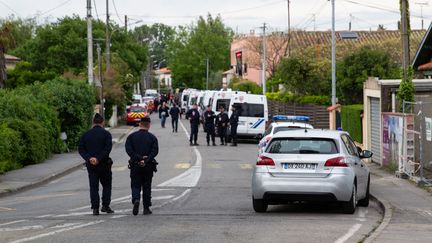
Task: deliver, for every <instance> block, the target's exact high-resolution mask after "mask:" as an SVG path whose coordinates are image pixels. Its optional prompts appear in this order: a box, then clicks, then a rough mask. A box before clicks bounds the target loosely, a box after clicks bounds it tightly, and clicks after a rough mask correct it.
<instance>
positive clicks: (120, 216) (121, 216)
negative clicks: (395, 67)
mask: <svg viewBox="0 0 432 243" xmlns="http://www.w3.org/2000/svg"><path fill="white" fill-rule="evenodd" d="M126 216H127V215H114V216H112V217H111V218H112V219H119V218H123V217H126Z"/></svg>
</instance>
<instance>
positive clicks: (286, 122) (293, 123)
mask: <svg viewBox="0 0 432 243" xmlns="http://www.w3.org/2000/svg"><path fill="white" fill-rule="evenodd" d="M271 125H272V126H273V127H289V126H298V127H301V128H304V127H306V128H308V129H310V128H313V126H312V125H311V124H309V123H304V122H288V121H283V122H272V123H271Z"/></svg>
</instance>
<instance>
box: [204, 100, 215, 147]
mask: <svg viewBox="0 0 432 243" xmlns="http://www.w3.org/2000/svg"><path fill="white" fill-rule="evenodd" d="M215 118H216V115H215V113H214V111H212V109H211V106H210V105H209V106H207V110H206V111H205V112H204V130H205V132H206V133H207V146H210V136H211V140H212V142H213V146H216V143H215V135H216V134H215Z"/></svg>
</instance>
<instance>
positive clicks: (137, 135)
mask: <svg viewBox="0 0 432 243" xmlns="http://www.w3.org/2000/svg"><path fill="white" fill-rule="evenodd" d="M150 122H151V120H150V117H144V118H142V119H141V121H140V123H139V130H138V131H136V132H134V133H132V134H131V135H129V136H128V137H127V139H126V144H125V148H126V153H127V154H128V155H129V157H130V161H129V165H130V178H131V190H132V204H133V209H132V213H133V215H137V214H138V211H139V205H140V196H141V189H142V200H143V206H144V211H143V214H144V215H147V214H151V213H152V211H151V210H150V207H151V205H152V203H151V185H152V178H153V172H154V166H155V164H154V163H153V161H154V159H155V157H156V156H157V155H158V153H159V145H158V140H157V138H156V137H155V136H154V135H153V134H152V133H150V132H149V129H150Z"/></svg>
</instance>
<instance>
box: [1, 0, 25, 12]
mask: <svg viewBox="0 0 432 243" xmlns="http://www.w3.org/2000/svg"><path fill="white" fill-rule="evenodd" d="M0 3H1V4H2V5H4V6H5V7H6V8H8V9H9V10H11V11H12V12H14V13H15V14H16V15H18V16H20V14H19V13H18V12H17V11H15V10H14V9H13V8H11V7H10V6H9V5H7V4H6V3H5V2H3V1H1V0H0Z"/></svg>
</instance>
